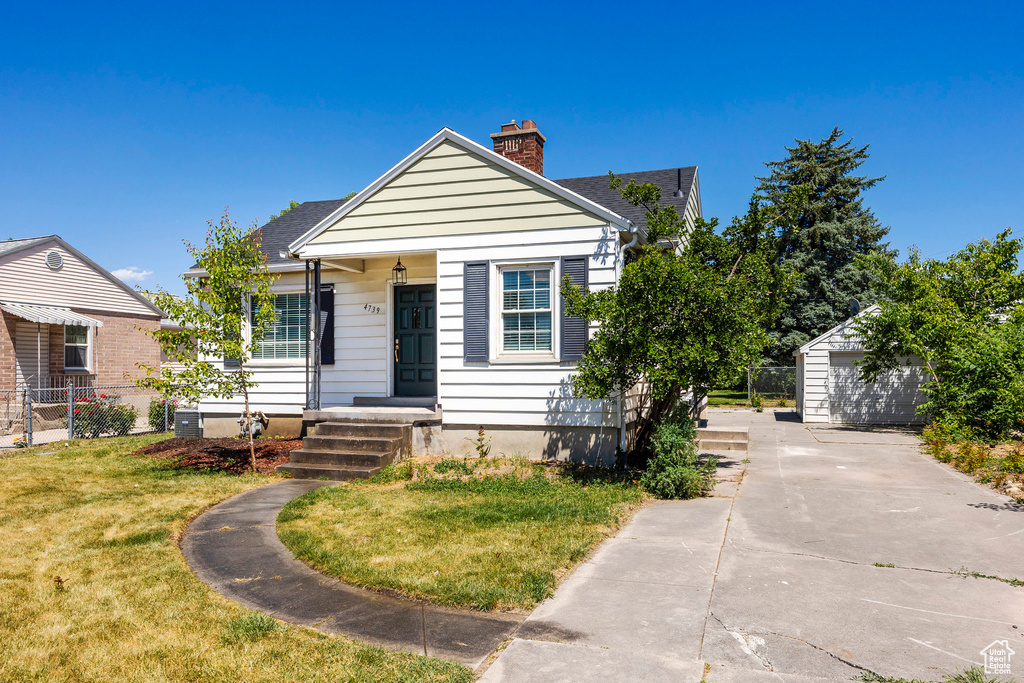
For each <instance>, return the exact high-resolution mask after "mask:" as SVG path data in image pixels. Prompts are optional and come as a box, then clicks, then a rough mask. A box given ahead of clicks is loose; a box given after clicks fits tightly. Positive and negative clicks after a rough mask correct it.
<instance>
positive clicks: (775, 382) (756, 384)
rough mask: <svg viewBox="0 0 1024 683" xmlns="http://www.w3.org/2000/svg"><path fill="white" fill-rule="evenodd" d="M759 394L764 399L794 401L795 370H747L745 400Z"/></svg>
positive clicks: (771, 368) (785, 367) (761, 368)
mask: <svg viewBox="0 0 1024 683" xmlns="http://www.w3.org/2000/svg"><path fill="white" fill-rule="evenodd" d="M755 394H760V395H761V396H764V397H765V398H774V399H780V398H784V399H787V400H789V399H796V368H795V367H790V366H782V367H760V368H748V369H747V400H748V401H750V400H752V399H753V398H754V395H755Z"/></svg>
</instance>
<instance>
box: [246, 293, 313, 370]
mask: <svg viewBox="0 0 1024 683" xmlns="http://www.w3.org/2000/svg"><path fill="white" fill-rule="evenodd" d="M274 310H275V311H276V312H277V319H276V320H275V321H274V324H273V325H270V326H269V327H268V328H267V329H266V331H265V333H264V335H263V340H262V341H261V342H260V343H259V346H258V347H257V348H256V350H255V351H254V352H253V355H252V357H253V358H254V359H261V360H272V359H286V358H305V357H306V295H305V294H278V295H277V297H276V299H275V300H274ZM255 318H256V313H255V311H253V314H252V320H251V321H250V322H255Z"/></svg>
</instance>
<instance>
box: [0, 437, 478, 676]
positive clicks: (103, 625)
mask: <svg viewBox="0 0 1024 683" xmlns="http://www.w3.org/2000/svg"><path fill="white" fill-rule="evenodd" d="M159 438H166V435H163V436H158V437H122V438H115V439H98V440H95V441H92V442H81V443H73V444H72V446H71V447H70V448H64V447H63V444H50V445H45V446H37V447H36V448H33V449H28V450H22V451H13V452H10V453H5V454H2V455H0V557H3V561H2V562H0V652H3V657H2V658H0V680H3V681H470V680H472V672H470V671H469V670H468V669H466V668H465V667H462V666H459V665H457V664H453V663H449V662H443V661H440V660H437V659H428V658H425V657H417V656H415V655H409V654H401V653H395V652H391V651H388V650H385V649H382V648H378V647H374V646H370V645H365V644H362V643H357V642H354V641H351V640H348V639H345V638H335V637H329V636H325V635H323V634H320V633H318V632H316V631H313V630H310V629H306V628H303V627H295V626H290V625H287V624H282V623H279V622H277V621H275V620H274V619H271V618H270V617H267V616H265V615H262V614H258V613H255V612H251V611H249V610H246V609H244V608H242V607H241V606H239V605H236V604H235V603H232V602H230V601H228V600H226V599H224V598H222V597H221V596H219V595H218V594H216V593H215V592H214V591H213V590H211V589H210V588H209V587H207V586H206V585H205V584H203V583H202V582H200V581H199V579H197V578H196V577H195V576H194V575H193V574H192V573H191V572H190V571H189V570H188V568H187V566H186V565H185V562H184V560H183V558H182V556H181V553H180V552H179V550H178V547H177V544H176V539H177V538H178V535H179V534H180V533H181V532H182V530H183V529H184V527H185V525H186V524H187V522H188V521H189V520H190V519H191V518H192V517H194V516H195V515H196V514H198V513H199V512H201V511H202V510H203V509H204V508H206V507H208V506H210V505H212V504H214V503H216V502H218V501H221V500H223V499H224V498H227V497H228V496H231V495H234V494H236V493H240V492H242V491H245V490H248V489H251V488H254V487H256V486H260V485H264V484H268V483H270V482H272V481H275V479H274V478H272V477H266V476H251V475H247V476H234V475H226V474H214V473H205V472H191V471H182V470H177V469H173V468H170V467H168V465H167V463H166V462H160V461H156V460H153V459H149V458H143V457H139V458H136V457H126V454H127V453H130V452H132V451H134V450H136V449H137V448H139V447H141V446H143V445H146V444H148V443H151V442H153V441H155V440H158V439H159ZM46 453H50V454H46ZM58 577H59V580H58Z"/></svg>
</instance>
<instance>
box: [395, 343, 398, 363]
mask: <svg viewBox="0 0 1024 683" xmlns="http://www.w3.org/2000/svg"><path fill="white" fill-rule="evenodd" d="M395 362H396V363H397V362H398V337H395Z"/></svg>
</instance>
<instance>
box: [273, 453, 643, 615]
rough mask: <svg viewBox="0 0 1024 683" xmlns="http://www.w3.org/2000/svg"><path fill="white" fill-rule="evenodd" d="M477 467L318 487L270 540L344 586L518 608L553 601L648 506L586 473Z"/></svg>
mask: <svg viewBox="0 0 1024 683" xmlns="http://www.w3.org/2000/svg"><path fill="white" fill-rule="evenodd" d="M442 462H444V461H442ZM476 462H478V463H479V464H478V465H477V467H476V472H475V474H474V476H473V477H472V478H465V477H450V478H441V477H437V476H430V474H429V472H427V471H424V470H423V469H422V468H413V467H410V466H406V469H407V470H409V471H410V472H409V473H410V474H411V470H413V469H416V470H417V471H418V472H422V473H423V474H425V475H427V478H426V479H423V480H421V481H416V482H410V483H408V484H402V483H399V484H386V483H370V484H356V485H352V484H349V485H344V486H338V487H331V488H323V489H318V490H316V491H313V492H311V493H308V494H306V495H304V496H301V497H299V498H297V499H295V500H294V501H292V502H291V503H289V504H288V505H287V506H285V508H284V509H283V510H282V511H281V514H280V515H279V516H278V520H277V521H278V533H279V535H280V537H281V540H282V541H283V542H284V544H285V545H286V546H287V547H288V548H289V549H290V550H291V551H292V552H294V553H295V554H296V555H297V556H298V557H299V558H300V559H302V560H303V561H305V562H306V563H308V564H310V565H311V566H313V567H315V568H317V569H318V570H320V571H322V572H324V573H326V574H330V575H332V576H336V577H338V578H340V579H342V580H344V581H346V582H348V583H352V584H356V585H360V586H367V587H372V588H378V589H389V590H394V591H398V592H400V593H402V594H405V595H408V596H411V597H416V598H423V599H427V600H430V601H431V602H435V603H438V604H441V605H449V606H461V607H472V608H477V609H483V610H495V609H500V610H510V609H522V608H530V607H532V606H533V605H535V604H536V603H537V602H539V601H540V600H542V599H544V598H545V597H547V596H548V595H550V593H551V591H552V589H553V588H554V586H555V584H556V583H557V581H558V579H559V578H561V576H563V575H564V574H565V573H566V572H567V571H568V570H569V569H570V568H571V567H572V566H573V565H574V564H576V563H577V562H579V561H580V560H582V559H583V558H584V557H585V556H586V554H587V553H588V552H589V551H590V549H591V548H593V547H594V546H595V545H596V544H597V543H598V542H599V541H601V540H602V539H603V538H605V537H606V536H607V535H608V534H609V533H610V532H611V531H612V530H614V529H615V528H616V527H617V526H618V524H619V522H620V520H621V519H622V518H623V517H624V516H625V515H626V514H627V513H628V512H629V510H630V509H631V508H633V507H635V506H636V505H638V504H639V503H640V502H641V501H642V500H643V497H644V494H643V492H642V491H641V489H640V488H639V487H638V486H637V485H635V484H633V483H632V482H615V481H602V480H601V479H600V477H598V478H591V479H589V480H587V479H586V477H587V476H588V475H592V474H593V473H592V472H590V473H588V472H587V471H586V470H583V469H576V470H573V471H570V472H568V473H565V472H563V473H562V474H561V475H558V476H547V475H549V474H551V468H545V467H543V466H539V465H533V466H531V465H529V464H526V463H522V462H521V461H520V462H519V463H517V464H516V463H511V462H506V464H505V465H504V466H503V468H501V467H495V466H494V465H493V463H491V462H488V461H476ZM399 467H401V466H399ZM440 469H443V470H446V471H458V468H452V467H451V466H450V464H447V463H446V464H444V465H442V466H441V468H440ZM510 469H512V470H513V471H509V470H510ZM581 477H582V478H583V479H582V480H581ZM390 478H391V477H389V476H385V477H382V479H381V480H382V481H387V480H388V479H390Z"/></svg>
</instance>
